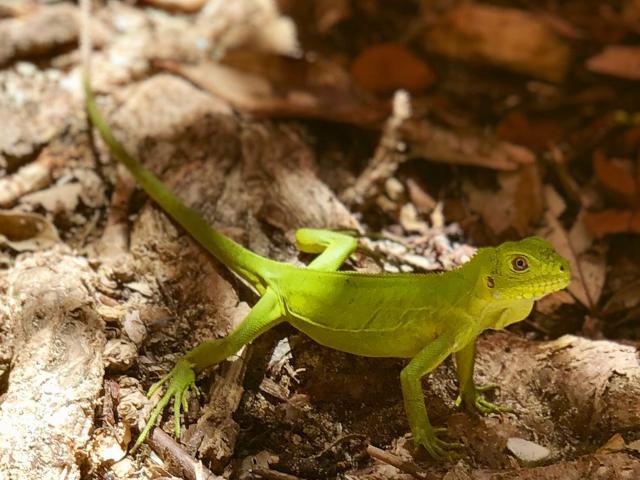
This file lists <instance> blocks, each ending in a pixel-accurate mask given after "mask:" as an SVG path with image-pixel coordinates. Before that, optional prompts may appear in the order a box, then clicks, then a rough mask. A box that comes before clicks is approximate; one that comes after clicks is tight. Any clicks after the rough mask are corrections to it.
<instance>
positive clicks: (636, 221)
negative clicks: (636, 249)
mask: <svg viewBox="0 0 640 480" xmlns="http://www.w3.org/2000/svg"><path fill="white" fill-rule="evenodd" d="M584 221H585V225H586V226H587V228H588V229H589V231H590V232H591V233H592V234H593V235H594V236H595V237H596V238H602V237H604V236H606V235H609V234H612V233H640V211H639V210H603V211H601V212H587V213H586V214H585V218H584Z"/></svg>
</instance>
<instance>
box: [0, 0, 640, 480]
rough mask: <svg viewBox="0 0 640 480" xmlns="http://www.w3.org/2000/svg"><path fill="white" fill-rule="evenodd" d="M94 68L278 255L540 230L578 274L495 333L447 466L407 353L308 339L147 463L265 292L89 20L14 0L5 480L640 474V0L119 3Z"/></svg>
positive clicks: (249, 368) (109, 8)
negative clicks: (155, 199)
mask: <svg viewBox="0 0 640 480" xmlns="http://www.w3.org/2000/svg"><path fill="white" fill-rule="evenodd" d="M93 3H94V5H92V11H91V16H90V18H87V17H84V19H85V20H86V21H88V22H89V25H90V31H91V38H92V42H93V45H94V51H93V54H92V75H93V83H94V87H95V90H96V93H97V97H98V103H99V106H100V108H101V110H102V111H103V112H104V114H105V116H106V117H107V118H108V121H109V123H110V124H111V125H112V126H113V129H114V132H115V134H116V136H117V137H118V138H119V139H120V140H121V141H122V142H123V144H124V145H125V146H126V148H127V149H128V150H129V151H130V152H131V153H132V154H133V155H134V156H135V157H136V158H138V159H140V160H141V161H142V162H143V163H144V164H145V166H146V167H147V168H149V169H151V170H152V171H153V172H155V173H156V174H157V175H158V176H159V177H160V178H162V180H163V181H164V182H166V184H167V185H168V186H169V187H170V188H171V189H172V191H174V192H175V193H176V194H177V195H178V196H179V197H180V198H181V199H182V200H183V201H184V202H185V203H186V204H187V205H189V206H191V207H193V208H196V209H197V210H198V211H199V212H200V213H201V214H202V215H203V216H204V217H205V218H206V220H207V221H208V222H209V223H210V224H212V225H214V226H215V227H216V228H219V229H220V230H221V231H223V232H224V233H225V234H227V235H228V236H230V237H232V238H233V239H235V240H237V241H239V242H240V243H242V244H244V245H245V246H247V247H248V248H250V249H251V250H253V251H255V252H257V253H259V254H261V255H264V256H267V257H269V258H272V259H276V260H279V261H283V262H290V263H294V264H297V265H304V264H305V263H307V262H308V261H309V259H310V258H312V257H311V256H309V255H305V254H300V253H298V252H297V251H296V250H295V248H294V244H293V234H294V232H295V230H296V229H297V228H300V227H324V228H339V229H349V230H353V231H356V232H359V233H360V234H362V238H361V239H360V247H361V248H360V250H359V251H358V252H357V253H356V254H355V255H354V256H352V258H351V259H350V260H349V261H348V262H347V264H346V265H345V267H344V268H345V269H350V270H357V271H363V272H380V271H387V272H398V271H403V272H418V273H425V272H433V271H440V270H446V269H451V268H455V267H456V266H458V265H460V264H462V263H464V262H465V261H467V260H468V259H469V258H470V257H471V256H472V255H473V254H474V252H475V248H476V247H481V246H485V245H496V244H498V243H500V242H502V241H506V240H513V239H519V238H522V237H525V236H528V235H539V236H542V237H544V238H546V239H548V240H549V241H550V242H551V243H552V244H553V245H554V247H555V248H556V249H557V250H558V252H560V253H561V254H562V255H563V256H565V257H566V258H568V259H569V261H570V263H571V267H572V272H573V279H572V282H571V285H570V286H569V287H568V289H567V290H565V291H562V292H558V293H555V294H552V295H549V296H547V297H545V298H544V299H542V300H541V301H539V302H538V303H537V305H536V308H535V310H534V312H533V313H532V314H531V316H530V317H529V318H527V319H526V320H525V321H523V322H520V323H518V324H516V325H514V326H512V327H510V328H509V329H508V330H507V331H500V332H487V333H485V334H483V335H482V336H481V338H480V339H479V343H478V359H477V364H476V370H475V378H476V381H477V382H478V383H496V384H498V385H499V388H498V389H496V390H495V391H493V392H491V393H489V397H490V400H492V401H495V402H496V403H500V404H503V405H506V406H508V407H510V408H511V410H512V411H510V412H508V413H507V412H505V413H500V414H490V415H487V416H481V415H474V414H470V413H468V412H466V411H464V410H463V409H460V408H459V407H456V405H455V400H456V396H457V384H456V380H455V378H456V376H455V368H454V363H453V361H452V360H451V359H449V360H447V361H445V362H444V363H443V364H442V365H441V366H440V367H438V369H437V370H436V371H435V372H433V373H432V374H431V375H428V376H427V377H425V378H424V381H423V387H424V393H425V396H426V400H427V406H428V409H429V414H430V416H431V418H432V421H433V423H434V424H436V425H442V426H446V427H448V438H449V439H451V440H453V441H459V442H462V443H463V444H464V448H463V449H462V450H461V451H460V455H459V457H458V458H455V459H453V460H449V461H434V460H432V459H430V458H429V457H428V456H427V455H426V453H425V452H424V451H421V450H419V449H416V448H415V447H414V445H413V442H412V439H411V436H410V434H409V427H408V424H407V421H406V417H405V414H404V409H403V406H402V395H401V391H400V383H399V373H400V370H401V369H402V367H403V366H404V365H405V363H406V362H405V361H404V360H394V359H371V358H364V357H357V356H353V355H349V354H346V353H341V352H336V351H333V350H329V349H327V348H324V347H322V346H320V345H318V344H316V343H314V342H313V341H312V340H310V339H309V338H307V337H305V336H304V335H303V334H301V333H299V332H297V331H296V330H295V329H293V328H292V327H290V326H287V325H282V326H279V327H277V328H275V329H273V330H272V331H269V332H267V333H266V334H264V335H263V336H261V337H260V338H258V339H257V340H256V341H255V342H253V344H251V345H249V346H247V347H245V348H244V349H243V350H242V351H241V352H239V353H238V354H237V355H236V356H235V357H233V358H230V359H228V360H227V361H226V362H224V363H223V364H221V365H219V366H218V367H216V368H213V369H210V370H207V371H206V372H204V373H203V374H202V375H201V376H199V378H198V386H199V388H200V393H199V394H198V395H192V396H191V398H190V400H189V411H188V413H186V414H185V415H184V417H183V419H182V422H183V426H184V428H183V432H182V435H181V438H180V439H176V438H174V433H173V432H174V431H173V425H174V420H173V416H172V415H171V409H169V410H170V411H169V412H167V414H166V415H165V416H164V417H163V421H162V422H161V427H162V428H157V429H156V430H155V431H154V432H153V435H152V436H151V438H150V440H149V442H148V443H147V444H146V445H144V446H143V447H142V448H141V449H140V450H139V451H137V452H135V453H131V452H129V449H130V448H131V447H132V445H133V442H134V441H135V438H136V436H137V434H138V431H139V429H140V427H141V426H143V425H144V421H145V418H146V417H147V415H148V413H149V411H150V409H151V408H152V407H153V404H154V401H155V400H156V399H147V398H146V396H145V392H146V391H147V390H148V388H149V387H150V386H151V385H152V384H153V383H154V382H155V381H157V380H158V379H159V378H160V377H161V376H162V375H164V374H165V373H166V372H168V371H169V370H170V369H171V367H172V366H173V364H174V363H175V361H176V360H177V359H178V358H180V356H181V355H182V354H183V353H184V352H185V351H187V350H188V349H189V348H192V347H194V346H195V345H197V344H198V343H199V342H201V341H203V340H204V339H210V338H219V337H222V336H224V335H226V334H227V333H228V332H229V331H230V330H232V329H233V327H234V326H235V325H237V324H238V322H239V321H241V320H242V318H243V317H244V316H245V315H246V313H247V312H248V311H249V308H250V306H251V305H252V304H253V303H254V302H255V301H256V297H255V295H254V293H253V292H252V291H251V290H250V289H249V288H248V287H247V286H246V285H244V284H243V283H242V282H241V281H240V280H238V279H237V278H235V277H234V276H233V275H232V274H231V273H229V271H228V270H226V269H225V267H224V266H223V265H221V264H220V263H218V262H217V261H216V260H214V259H212V258H211V257H210V256H208V255H207V254H206V253H205V252H204V251H203V250H202V249H201V248H200V247H198V246H197V244H195V243H194V241H193V240H192V239H190V238H189V236H188V235H187V234H186V233H185V232H184V231H182V230H181V228H179V227H178V226H177V225H176V224H175V223H173V222H172V221H171V220H169V219H168V217H167V216H166V215H165V214H164V213H163V212H162V211H161V210H160V209H159V208H157V207H156V206H155V205H154V204H153V203H152V202H151V201H149V200H148V199H147V198H146V196H145V195H144V194H143V193H142V192H141V190H140V189H138V188H137V187H136V185H135V183H134V182H133V180H132V179H131V178H130V177H129V175H128V174H127V172H126V171H124V169H123V168H122V167H118V166H117V164H116V163H115V161H114V160H113V159H112V158H111V157H110V155H109V152H108V150H107V148H106V147H105V145H104V144H103V143H102V141H101V140H100V138H99V137H98V136H97V135H96V134H95V132H94V131H93V130H92V129H91V128H90V126H89V123H88V122H87V118H86V114H85V110H84V103H83V102H84V97H83V93H82V90H81V84H80V58H81V55H80V51H79V48H78V47H79V38H80V21H81V19H82V18H83V17H82V14H81V12H80V7H79V6H78V5H76V4H75V3H67V2H55V1H54V2H35V1H34V0H16V1H13V2H8V3H4V2H0V480H5V479H6V480H13V479H16V480H17V479H31V478H33V479H49V478H51V479H80V478H82V479H128V478H141V479H147V478H148V479H156V478H185V479H189V480H191V479H219V478H229V479H249V478H264V479H268V480H270V479H275V480H292V479H293V480H295V479H309V480H311V479H331V478H343V479H352V480H364V479H370V480H373V479H409V478H420V479H428V480H431V479H443V480H485V479H487V480H488V479H492V480H494V479H495V480H525V479H526V480H542V479H558V480H560V479H561V480H574V479H575V480H583V479H598V480H600V479H602V480H609V479H611V480H614V479H615V480H618V479H620V480H634V479H638V478H640V355H639V353H638V347H639V346H640V237H639V235H640V210H639V208H640V88H639V86H640V83H639V82H640V2H639V1H638V0H616V1H612V2H596V1H591V0H588V1H584V0H569V1H567V2H542V3H541V2H533V1H528V0H525V1H519V2H516V1H513V0H511V1H493V2H488V1H487V2H479V1H478V2H470V1H459V2H453V1H445V0H437V1H427V0H407V1H402V2H385V1H382V0H312V1H305V2H295V1H293V0H279V1H275V0H274V1H272V0H235V1H233V2H229V1H225V0H209V1H208V2H207V1H205V0H146V1H145V2H118V1H110V2H93Z"/></svg>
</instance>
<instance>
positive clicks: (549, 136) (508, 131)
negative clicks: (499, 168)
mask: <svg viewBox="0 0 640 480" xmlns="http://www.w3.org/2000/svg"><path fill="white" fill-rule="evenodd" d="M564 134H565V129H564V127H563V125H562V124H561V123H560V122H559V121H558V120H556V119H553V118H531V117H526V116H525V115H524V114H523V113H522V112H515V111H514V112H510V113H508V114H507V115H505V116H504V118H503V119H502V121H501V122H500V123H499V124H498V126H497V127H496V136H497V137H498V138H500V139H502V140H506V141H508V142H513V143H517V144H518V145H524V146H525V147H528V148H530V149H532V150H534V151H538V152H540V151H543V150H545V149H547V148H548V147H549V145H552V144H554V143H557V142H559V141H561V140H562V138H563V136H564Z"/></svg>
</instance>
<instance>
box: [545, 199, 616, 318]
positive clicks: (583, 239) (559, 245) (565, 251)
mask: <svg viewBox="0 0 640 480" xmlns="http://www.w3.org/2000/svg"><path fill="white" fill-rule="evenodd" d="M584 218H585V214H584V213H583V212H580V213H579V214H578V218H577V219H576V222H575V223H574V224H573V226H572V228H571V230H570V231H569V232H567V231H566V230H565V229H564V227H563V226H562V224H561V223H560V221H559V220H558V219H557V218H556V217H555V216H553V214H551V213H550V212H548V211H547V213H546V214H545V222H546V227H544V228H542V229H541V231H540V235H541V236H543V237H545V238H546V239H547V240H549V241H550V242H551V244H552V245H553V246H554V248H555V249H556V250H557V251H558V253H560V254H561V255H562V256H563V257H565V258H566V259H567V260H569V264H570V265H571V277H572V278H571V283H570V284H569V287H567V289H568V290H569V292H571V294H572V295H573V296H574V297H575V298H576V299H577V300H578V301H579V302H580V303H581V304H583V305H584V306H585V307H587V308H589V309H590V310H594V309H595V307H596V306H597V304H598V301H599V300H600V295H601V294H602V288H603V287H604V281H605V276H606V259H605V255H604V252H602V251H597V250H596V249H595V248H594V245H593V241H594V239H593V237H592V236H591V235H590V233H589V232H588V231H587V229H586V227H585V225H584Z"/></svg>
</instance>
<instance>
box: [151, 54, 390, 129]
mask: <svg viewBox="0 0 640 480" xmlns="http://www.w3.org/2000/svg"><path fill="white" fill-rule="evenodd" d="M158 66H159V67H161V68H164V69H166V70H169V71H171V72H173V73H176V74H178V75H181V76H183V77H185V78H186V79H188V80H190V81H191V82H193V83H195V84H196V85H198V86H199V87H200V88H202V89H204V90H206V91H208V92H210V93H211V94H213V95H215V96H217V97H219V98H222V99H223V100H226V101H227V102H228V103H229V104H231V105H232V106H233V107H234V108H236V109H238V110H241V111H244V112H247V113H249V114H251V115H254V116H257V117H299V118H319V119H323V120H330V121H335V122H340V123H349V124H354V125H359V126H375V125H379V124H380V123H381V122H382V121H383V120H384V119H385V117H386V116H387V115H388V113H389V105H388V104H386V103H381V102H377V101H375V100H373V99H371V98H369V97H368V96H366V95H365V94H364V93H363V92H362V91H360V89H359V88H357V87H356V86H355V85H354V84H353V82H352V80H351V77H350V75H349V74H348V73H347V72H345V71H344V70H342V69H341V68H340V67H339V66H338V65H336V64H334V63H331V62H329V61H326V60H322V59H318V60H315V61H311V60H307V59H297V58H292V57H285V56H281V55H274V54H269V53H263V52H252V51H242V52H235V53H234V54H233V55H228V56H227V57H225V64H222V63H214V62H203V63H200V64H198V65H182V64H178V63H174V62H159V63H158Z"/></svg>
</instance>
